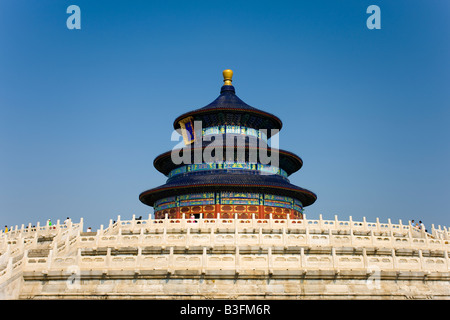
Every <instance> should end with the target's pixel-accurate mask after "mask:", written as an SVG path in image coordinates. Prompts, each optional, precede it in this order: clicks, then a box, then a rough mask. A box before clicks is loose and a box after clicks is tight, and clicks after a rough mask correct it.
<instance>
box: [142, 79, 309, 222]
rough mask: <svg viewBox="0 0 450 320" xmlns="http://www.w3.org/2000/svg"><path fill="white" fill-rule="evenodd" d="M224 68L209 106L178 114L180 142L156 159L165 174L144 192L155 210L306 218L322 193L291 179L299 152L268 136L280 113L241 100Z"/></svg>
mask: <svg viewBox="0 0 450 320" xmlns="http://www.w3.org/2000/svg"><path fill="white" fill-rule="evenodd" d="M232 75H233V72H232V71H231V70H224V71H223V77H224V84H223V86H222V87H221V89H220V95H219V97H217V99H215V100H214V101H213V102H211V103H210V104H208V105H207V106H205V107H203V108H200V109H196V110H193V111H189V112H187V113H184V114H182V115H180V116H179V117H177V118H176V119H175V121H174V123H173V127H174V129H175V130H178V131H179V132H180V133H181V134H182V136H183V142H184V143H183V144H184V145H183V146H181V147H175V148H174V150H172V151H168V152H165V153H163V154H161V155H159V156H158V157H156V159H155V160H154V166H155V168H156V169H157V170H158V171H160V172H161V173H163V174H164V175H165V176H167V178H168V179H167V182H166V183H165V184H164V185H162V186H159V187H156V188H154V189H150V190H147V191H145V192H143V193H141V194H140V196H139V199H140V201H141V202H143V203H144V204H146V205H149V206H152V207H154V211H155V218H156V219H158V218H165V217H166V215H167V216H168V217H169V218H172V219H173V218H182V217H183V215H184V216H185V217H190V216H191V215H194V217H195V218H199V217H200V215H201V214H202V216H203V217H204V218H219V217H220V218H235V217H236V218H238V219H247V218H251V217H252V216H254V217H256V218H260V219H268V218H269V217H270V215H272V218H276V219H283V218H287V217H289V218H290V219H301V218H302V212H303V208H304V207H306V206H309V205H311V204H313V203H314V202H315V201H316V199H317V197H316V195H315V194H314V193H313V192H311V191H309V190H307V189H303V188H300V187H298V186H295V185H293V184H291V183H290V182H289V179H288V178H289V176H290V175H291V174H293V173H295V172H296V171H298V170H300V168H301V167H302V165H303V162H302V159H301V158H300V157H298V156H297V155H295V154H293V153H291V152H288V151H285V150H281V149H279V148H278V146H275V145H274V143H273V142H272V144H271V143H270V141H269V140H270V138H271V137H272V136H274V135H276V134H277V133H278V132H279V131H280V130H281V128H282V122H281V120H280V119H279V118H278V117H276V116H275V115H273V114H271V113H268V112H265V111H262V110H259V109H257V108H254V107H251V106H249V105H248V104H246V103H245V102H244V101H242V100H241V99H240V98H239V97H238V96H237V95H236V92H235V88H234V86H233V85H232V83H231V81H232Z"/></svg>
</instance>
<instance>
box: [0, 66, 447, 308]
mask: <svg viewBox="0 0 450 320" xmlns="http://www.w3.org/2000/svg"><path fill="white" fill-rule="evenodd" d="M231 78H232V71H231V70H225V71H224V85H223V86H222V88H221V90H220V95H219V97H218V98H217V99H216V100H214V101H213V102H211V103H210V104H208V105H207V106H205V107H203V108H200V109H197V110H193V111H190V112H187V113H184V114H182V115H180V116H179V117H177V118H176V119H175V121H174V124H173V126H174V129H175V130H176V131H177V132H178V133H179V134H180V136H177V137H178V138H181V137H182V138H183V139H182V140H181V141H179V142H178V143H177V145H176V146H174V148H173V149H172V150H171V151H168V152H165V153H163V154H161V155H159V156H157V157H156V159H155V160H154V166H155V168H156V169H157V170H158V171H160V172H161V173H162V174H164V175H165V176H166V177H167V181H166V183H165V184H164V185H162V186H159V187H156V188H153V189H150V190H147V191H144V192H142V193H141V194H140V196H139V199H140V201H141V202H142V203H144V204H145V205H148V206H151V207H153V208H154V213H149V215H148V217H145V218H142V217H139V218H136V217H135V215H134V214H133V215H132V217H126V216H125V217H124V216H121V215H118V216H117V218H116V219H115V220H113V219H110V220H109V224H105V225H101V226H100V228H99V229H97V230H95V229H94V230H91V228H88V229H87V230H86V229H85V227H84V220H83V218H81V219H80V221H79V222H78V223H77V222H75V221H72V220H71V219H66V220H65V221H64V222H62V223H61V222H60V221H59V220H57V221H56V223H55V224H49V223H47V224H45V223H44V224H40V222H39V221H38V222H37V224H36V225H32V224H31V223H29V224H28V226H26V225H24V224H22V225H21V226H17V225H16V226H15V227H12V228H8V230H5V231H3V230H0V300H2V299H23V300H25V299H171V300H193V299H195V300H197V299H198V300H206V299H218V300H247V299H257V300H265V302H264V303H266V300H281V299H283V300H284V299H286V300H290V299H292V300H299V299H383V300H385V299H450V286H449V281H450V229H449V228H447V227H445V226H444V227H443V228H441V226H439V227H438V228H435V227H434V225H431V228H430V232H428V231H427V230H426V229H425V228H418V227H416V226H415V225H414V224H412V223H411V221H408V222H407V223H404V222H402V221H401V220H400V219H399V220H398V223H396V222H395V221H392V220H391V219H390V218H389V219H388V220H387V221H385V222H382V221H380V219H379V218H378V217H377V218H376V219H375V221H367V220H366V218H365V217H363V219H362V220H357V221H355V220H354V219H353V217H352V216H349V217H344V218H343V219H342V218H338V216H337V215H335V216H334V217H329V216H328V217H323V216H322V214H320V215H319V217H308V218H307V214H306V213H305V212H303V208H305V207H307V206H309V205H312V204H313V203H314V202H315V201H316V199H317V197H316V195H315V194H314V193H313V192H311V191H309V190H306V189H303V188H301V187H298V186H295V185H293V184H291V183H290V182H289V177H290V176H291V174H294V173H295V172H297V171H298V170H300V168H301V167H302V164H303V163H302V160H301V159H300V158H299V157H298V156H296V155H295V154H293V153H291V152H288V151H284V150H281V149H280V148H279V147H278V140H279V131H280V130H281V128H282V123H281V120H280V119H278V118H277V117H276V116H274V115H272V114H270V113H267V112H265V111H262V110H259V109H256V108H254V107H251V106H249V105H247V104H246V103H244V102H243V101H242V100H241V99H239V98H238V97H237V96H236V93H235V89H234V87H233V85H232V84H231ZM174 136H176V135H172V137H174ZM135 200H136V201H137V199H135ZM349 201H350V200H349ZM64 216H65V215H64ZM202 303H203V302H202ZM230 305H231V304H230ZM242 305H244V304H241V306H242ZM253 306H255V305H253ZM116 309H117V308H116ZM161 310H162V309H161ZM164 310H165V312H166V313H167V312H169V313H170V312H174V313H177V314H176V315H175V317H176V316H177V315H179V314H180V311H179V310H176V308H173V307H172V306H171V307H170V308H166V309H164ZM281 310H282V309H280V308H279V309H278V311H277V312H281ZM299 310H300V309H299ZM222 311H224V309H223V308H222ZM283 311H284V310H283ZM319 311H320V310H319ZM274 312H275V311H274ZM271 315H272V314H271ZM166 316H169V317H170V315H168V314H167V315H166ZM274 316H275V313H274ZM276 316H278V314H276Z"/></svg>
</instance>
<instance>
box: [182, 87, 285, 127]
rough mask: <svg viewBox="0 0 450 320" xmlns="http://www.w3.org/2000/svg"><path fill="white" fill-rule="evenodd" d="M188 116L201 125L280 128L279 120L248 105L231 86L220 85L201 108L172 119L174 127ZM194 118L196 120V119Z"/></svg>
mask: <svg viewBox="0 0 450 320" xmlns="http://www.w3.org/2000/svg"><path fill="white" fill-rule="evenodd" d="M189 116H194V117H195V118H197V119H198V120H202V121H203V122H204V125H203V127H206V126H213V125H220V124H235V125H238V124H240V125H246V126H249V127H253V128H263V129H281V127H282V126H283V124H282V122H281V120H280V119H279V118H278V117H276V116H275V115H273V114H271V113H268V112H265V111H262V110H260V109H257V108H254V107H252V106H249V105H248V104H247V103H245V102H244V101H242V100H241V99H240V98H239V97H238V96H237V95H236V94H235V89H234V87H233V86H222V88H221V91H220V95H219V97H217V99H215V100H214V101H213V102H211V103H210V104H208V105H206V106H205V107H203V108H199V109H196V110H193V111H189V112H187V113H184V114H182V115H181V116H179V117H177V118H176V119H175V121H174V124H173V126H174V128H175V129H177V128H179V127H180V126H179V124H178V122H179V121H180V120H181V119H184V118H186V117H189ZM197 119H196V120H197Z"/></svg>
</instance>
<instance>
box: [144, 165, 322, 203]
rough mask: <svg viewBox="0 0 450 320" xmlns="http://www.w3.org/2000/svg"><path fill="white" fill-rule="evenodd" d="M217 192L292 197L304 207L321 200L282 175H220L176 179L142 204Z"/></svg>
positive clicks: (147, 194)
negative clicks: (168, 198)
mask: <svg viewBox="0 0 450 320" xmlns="http://www.w3.org/2000/svg"><path fill="white" fill-rule="evenodd" d="M217 191H239V192H260V193H270V194H274V195H282V196H288V197H292V198H295V199H298V200H299V201H301V203H302V204H303V206H304V207H306V206H309V205H311V204H313V203H314V202H315V201H316V199H317V196H316V194H314V193H313V192H312V191H309V190H307V189H303V188H300V187H298V186H295V185H293V184H291V183H289V182H288V181H286V179H284V178H283V177H281V176H279V175H247V174H240V173H238V172H236V173H231V172H227V173H221V172H216V173H211V174H205V175H203V174H201V175H195V174H194V175H192V174H191V175H186V176H184V175H183V176H180V177H178V178H172V179H170V180H169V181H168V182H167V183H166V184H164V185H161V186H159V187H156V188H153V189H150V190H147V191H144V192H142V193H141V194H140V195H139V200H140V201H141V202H142V203H144V204H146V205H148V206H154V204H155V201H157V200H159V199H161V198H164V197H170V196H174V195H179V194H186V193H197V192H217Z"/></svg>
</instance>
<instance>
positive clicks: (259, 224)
mask: <svg viewBox="0 0 450 320" xmlns="http://www.w3.org/2000/svg"><path fill="white" fill-rule="evenodd" d="M193 228H195V229H211V228H215V229H228V230H230V229H231V230H234V229H239V230H245V229H259V228H263V229H282V228H287V229H302V230H309V231H311V232H321V233H327V232H330V231H331V232H334V231H339V232H350V231H352V232H353V233H354V234H356V233H360V234H363V233H367V234H369V233H371V232H372V233H374V234H376V235H380V234H384V235H390V236H395V235H409V236H411V237H413V238H429V239H443V240H449V239H450V232H449V231H448V229H447V228H446V227H444V228H443V229H441V226H439V228H435V227H434V225H432V227H431V233H427V232H425V230H419V229H417V228H415V227H414V226H412V225H411V223H410V222H408V223H407V224H403V223H402V221H401V220H399V223H398V224H395V223H392V222H391V220H390V219H388V222H387V223H381V222H380V221H379V219H378V218H377V219H376V222H367V221H366V219H365V218H363V221H353V220H352V217H349V220H338V217H337V216H335V219H333V220H327V219H323V218H322V215H320V216H319V219H306V215H304V218H303V219H300V220H294V219H289V218H288V219H272V218H270V219H256V218H254V217H253V218H252V219H237V218H236V219H220V218H218V219H206V218H205V219H203V218H200V219H190V218H181V219H168V218H167V215H166V219H151V217H150V216H149V218H148V219H146V220H137V219H135V216H134V215H133V218H132V219H131V220H121V217H120V215H119V216H118V217H117V221H116V222H115V223H112V221H110V224H109V226H108V228H106V229H103V226H101V228H100V230H99V231H100V233H102V234H117V233H118V232H122V233H124V232H138V233H139V230H140V229H145V230H147V231H151V230H159V229H193Z"/></svg>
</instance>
